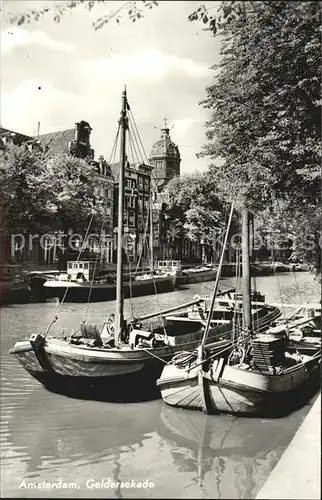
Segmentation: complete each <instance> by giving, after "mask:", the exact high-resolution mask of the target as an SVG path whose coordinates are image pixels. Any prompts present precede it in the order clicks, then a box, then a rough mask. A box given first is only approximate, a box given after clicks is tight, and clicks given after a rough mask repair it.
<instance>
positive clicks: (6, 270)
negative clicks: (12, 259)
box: [0, 264, 23, 282]
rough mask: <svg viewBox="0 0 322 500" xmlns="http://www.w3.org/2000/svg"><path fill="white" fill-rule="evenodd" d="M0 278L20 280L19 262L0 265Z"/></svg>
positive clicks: (20, 267)
mask: <svg viewBox="0 0 322 500" xmlns="http://www.w3.org/2000/svg"><path fill="white" fill-rule="evenodd" d="M0 280H1V281H11V282H17V281H22V280H23V277H22V266H20V265H19V264H2V265H0Z"/></svg>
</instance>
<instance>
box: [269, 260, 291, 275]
mask: <svg viewBox="0 0 322 500" xmlns="http://www.w3.org/2000/svg"><path fill="white" fill-rule="evenodd" d="M271 267H272V269H273V272H274V273H286V272H289V271H290V266H289V265H288V264H284V262H277V261H274V262H272V264H271Z"/></svg>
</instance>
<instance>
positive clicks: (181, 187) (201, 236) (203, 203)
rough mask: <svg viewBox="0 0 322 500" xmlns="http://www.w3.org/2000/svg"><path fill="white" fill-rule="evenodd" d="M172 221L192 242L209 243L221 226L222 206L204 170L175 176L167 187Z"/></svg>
mask: <svg viewBox="0 0 322 500" xmlns="http://www.w3.org/2000/svg"><path fill="white" fill-rule="evenodd" d="M167 190H168V194H169V200H170V204H169V209H170V210H169V212H170V217H171V222H172V224H173V223H175V225H176V227H180V228H181V234H180V237H182V236H183V235H184V234H185V235H186V236H187V237H188V238H189V239H191V240H192V241H199V242H200V241H204V242H205V243H206V244H209V245H210V244H212V241H213V238H214V236H215V234H218V233H220V232H221V231H222V229H223V227H224V212H225V206H224V205H223V203H222V202H221V201H220V200H219V199H218V197H217V196H216V194H215V193H216V186H215V185H214V183H212V182H210V179H209V176H208V175H207V174H205V173H199V172H195V173H193V174H184V175H182V176H181V177H175V178H174V179H172V180H171V181H170V182H169V184H168V186H167Z"/></svg>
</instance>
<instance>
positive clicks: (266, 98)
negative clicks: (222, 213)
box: [202, 2, 321, 209]
mask: <svg viewBox="0 0 322 500" xmlns="http://www.w3.org/2000/svg"><path fill="white" fill-rule="evenodd" d="M231 4H233V5H231ZM227 5H230V7H231V8H233V7H234V8H235V9H236V8H237V6H238V13H237V14H236V10H235V16H234V17H230V18H226V21H225V22H223V23H222V24H221V26H220V34H221V36H222V45H221V61H220V63H219V64H218V65H216V66H214V67H213V69H214V70H215V71H216V75H215V83H214V84H213V85H211V86H210V87H208V88H207V98H206V99H205V100H204V101H203V103H202V104H203V105H204V107H206V108H208V109H210V110H211V112H212V116H211V120H210V121H209V122H208V123H207V128H208V130H207V133H206V136H207V139H208V142H207V144H206V145H205V147H204V149H203V153H202V154H203V155H206V156H209V157H210V158H211V159H213V160H215V159H218V158H220V159H223V160H224V161H223V162H222V163H221V164H219V165H218V164H216V165H214V164H213V166H212V169H211V170H212V173H213V175H214V176H215V178H216V179H218V182H219V185H220V187H221V188H223V190H224V191H225V192H226V194H227V195H229V196H234V198H239V199H240V200H241V201H242V202H243V203H244V202H245V200H247V202H248V203H249V205H250V206H253V207H254V208H256V209H258V208H259V207H260V206H261V205H262V204H263V201H264V202H271V201H272V199H274V197H276V196H280V197H283V196H284V194H285V193H286V192H288V193H291V192H295V191H297V190H298V189H299V188H301V186H302V175H301V170H302V169H310V170H312V169H313V170H314V169H317V168H318V166H319V164H320V123H319V118H318V117H319V115H320V89H319V73H320V57H319V50H318V49H319V47H320V34H319V30H320V25H321V19H320V18H321V14H320V7H319V5H318V4H317V3H316V2H300V3H297V2H244V3H241V2H224V3H223V8H224V7H225V6H227Z"/></svg>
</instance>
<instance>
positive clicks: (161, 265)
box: [157, 260, 181, 276]
mask: <svg viewBox="0 0 322 500" xmlns="http://www.w3.org/2000/svg"><path fill="white" fill-rule="evenodd" d="M157 269H158V270H159V271H162V272H166V271H175V273H176V275H177V276H180V275H181V260H158V263H157Z"/></svg>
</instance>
